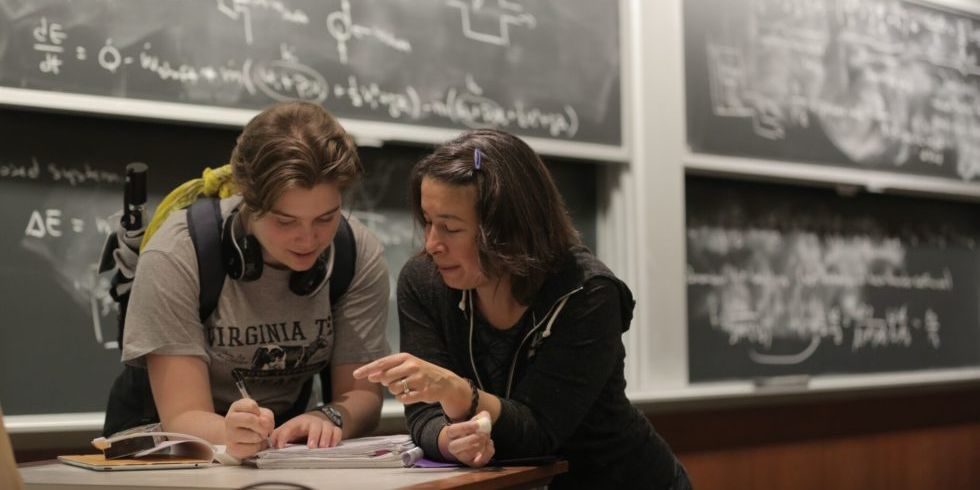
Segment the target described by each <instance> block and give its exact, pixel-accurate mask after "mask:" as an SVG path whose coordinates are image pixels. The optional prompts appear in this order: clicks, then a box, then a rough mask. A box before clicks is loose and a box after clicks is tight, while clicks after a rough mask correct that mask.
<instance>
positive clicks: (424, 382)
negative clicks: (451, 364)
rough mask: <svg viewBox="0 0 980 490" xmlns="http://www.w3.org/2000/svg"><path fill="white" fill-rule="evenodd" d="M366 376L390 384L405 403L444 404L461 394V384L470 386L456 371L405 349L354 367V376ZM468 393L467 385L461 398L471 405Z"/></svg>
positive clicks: (396, 395)
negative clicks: (423, 358) (409, 352)
mask: <svg viewBox="0 0 980 490" xmlns="http://www.w3.org/2000/svg"><path fill="white" fill-rule="evenodd" d="M365 378H367V380H368V381H371V382H373V383H381V384H382V385H384V386H386V387H388V391H389V392H390V393H391V394H392V395H395V397H396V398H397V399H398V401H400V402H402V403H405V404H409V403H416V402H427V403H442V404H443V406H445V403H446V402H452V401H455V399H456V398H459V395H460V391H459V387H460V386H467V383H466V382H465V381H463V379H462V378H460V377H459V376H457V375H456V373H453V372H452V371H450V370H448V369H445V368H442V367H439V366H436V365H435V364H432V363H430V362H427V361H423V360H421V359H419V358H417V357H415V356H413V355H411V354H406V353H404V352H400V353H398V354H392V355H390V356H386V357H382V358H381V359H378V360H376V361H374V362H371V363H369V364H365V365H364V366H361V367H360V368H358V369H357V370H355V371H354V379H365ZM460 383H462V385H461V384H460ZM468 393H469V391H468V388H467V391H466V394H467V397H464V398H465V399H463V400H460V401H462V402H463V403H464V404H465V405H466V406H469V398H468Z"/></svg>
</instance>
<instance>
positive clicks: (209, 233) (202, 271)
mask: <svg viewBox="0 0 980 490" xmlns="http://www.w3.org/2000/svg"><path fill="white" fill-rule="evenodd" d="M187 229H188V231H190V235H191V242H193V243H194V252H195V253H196V254H197V272H198V280H199V281H200V286H201V291H200V294H199V295H198V298H199V300H200V301H199V306H198V315H200V318H201V323H204V321H205V320H207V319H208V317H210V316H211V313H214V309H215V308H217V307H218V298H219V297H220V296H221V288H222V287H224V285H225V267H224V260H223V259H222V257H221V205H220V200H219V199H217V198H214V197H202V198H200V199H198V200H196V201H194V203H193V204H191V205H190V207H188V208H187Z"/></svg>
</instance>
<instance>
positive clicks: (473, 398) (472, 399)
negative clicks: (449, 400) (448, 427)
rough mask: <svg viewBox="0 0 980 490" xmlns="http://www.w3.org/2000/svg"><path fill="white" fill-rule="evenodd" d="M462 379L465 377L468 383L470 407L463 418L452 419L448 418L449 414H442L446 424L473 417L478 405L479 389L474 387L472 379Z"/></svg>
mask: <svg viewBox="0 0 980 490" xmlns="http://www.w3.org/2000/svg"><path fill="white" fill-rule="evenodd" d="M463 379H465V380H466V382H467V383H469V384H470V391H471V392H472V395H471V397H470V409H469V411H467V412H466V416H465V417H463V418H461V419H459V420H453V419H451V418H449V415H445V414H443V415H445V417H446V423H447V424H455V423H457V422H465V421H467V420H469V419H471V418H473V417H475V416H476V408H477V407H478V406H479V405H480V390H479V388H477V387H476V383H474V382H473V380H472V379H469V378H463Z"/></svg>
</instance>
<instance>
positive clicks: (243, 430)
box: [225, 376, 276, 459]
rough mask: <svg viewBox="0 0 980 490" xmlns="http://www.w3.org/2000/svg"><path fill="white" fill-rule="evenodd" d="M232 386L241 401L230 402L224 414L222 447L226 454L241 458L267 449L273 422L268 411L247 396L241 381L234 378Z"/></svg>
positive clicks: (273, 425) (272, 416)
mask: <svg viewBox="0 0 980 490" xmlns="http://www.w3.org/2000/svg"><path fill="white" fill-rule="evenodd" d="M235 386H236V387H237V388H238V391H239V393H241V395H242V399H241V400H238V401H236V402H234V403H232V404H231V406H230V407H229V408H228V413H227V414H226V415H225V444H226V445H227V452H228V454H230V455H232V456H234V457H236V458H239V459H244V458H247V457H249V456H252V455H254V454H255V453H257V452H259V451H261V450H262V449H265V448H266V447H268V446H269V442H268V441H269V436H270V435H271V434H272V431H273V429H275V424H276V422H275V416H274V415H273V413H272V411H271V410H269V409H268V408H262V407H260V406H259V404H258V403H257V402H256V401H255V400H253V399H252V397H251V396H249V394H248V390H246V389H245V380H244V379H242V378H241V377H238V376H236V377H235Z"/></svg>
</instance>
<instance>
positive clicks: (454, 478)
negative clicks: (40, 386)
mask: <svg viewBox="0 0 980 490" xmlns="http://www.w3.org/2000/svg"><path fill="white" fill-rule="evenodd" d="M566 471H568V463H567V462H565V461H559V462H557V463H553V464H550V465H546V466H515V467H508V468H481V469H470V468H443V469H419V468H372V469H343V470H342V469H326V470H268V469H266V470H258V469H255V468H250V467H242V466H215V467H212V468H203V469H187V470H152V471H118V472H100V471H92V470H87V469H84V468H76V467H74V466H68V465H66V464H61V463H58V462H50V463H49V462H45V463H42V464H35V465H25V466H22V467H21V468H20V474H21V476H22V477H23V478H24V488H25V490H66V489H80V490H96V489H106V490H120V489H122V488H137V489H143V490H173V489H174V488H199V489H237V488H241V487H243V486H245V485H249V484H253V483H258V482H268V481H276V482H289V483H298V484H301V485H305V486H307V487H310V488H317V489H319V488H331V489H338V488H343V489H345V490H376V489H389V488H403V489H411V490H423V489H424V490H435V489H440V490H441V489H451V488H453V489H467V490H484V489H496V488H533V487H543V486H544V485H547V484H548V483H549V482H550V481H551V479H552V478H553V477H554V476H555V475H558V474H561V473H564V472H566Z"/></svg>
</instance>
